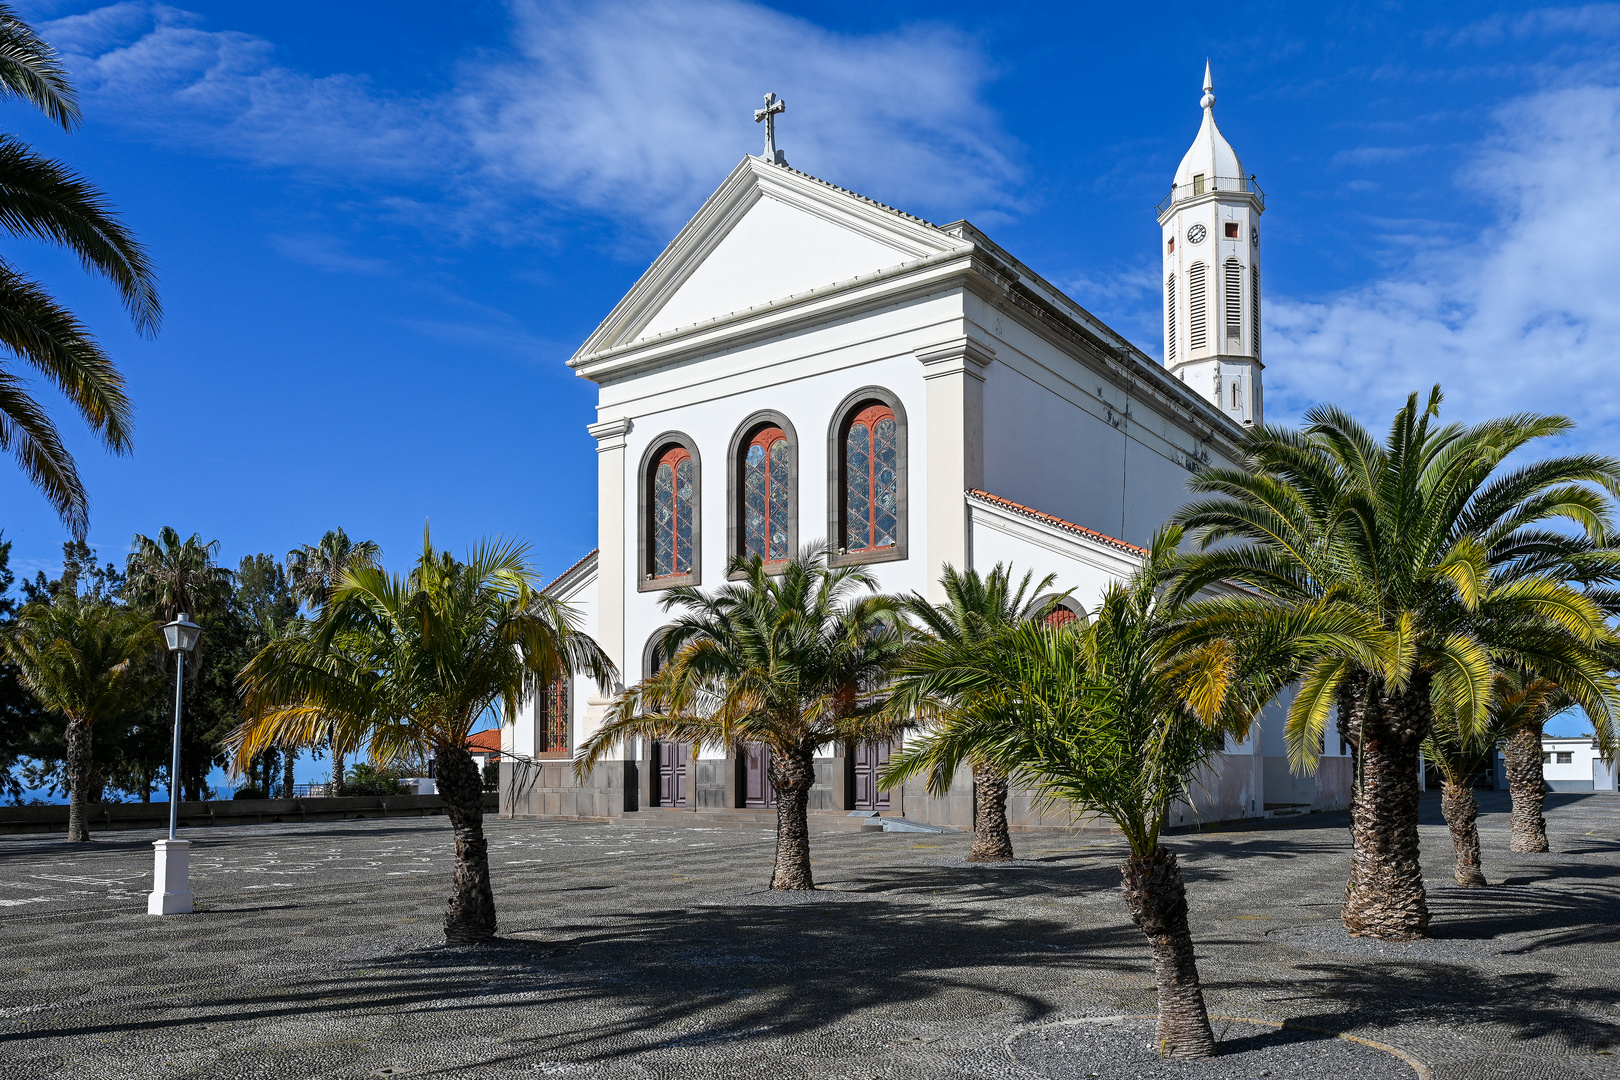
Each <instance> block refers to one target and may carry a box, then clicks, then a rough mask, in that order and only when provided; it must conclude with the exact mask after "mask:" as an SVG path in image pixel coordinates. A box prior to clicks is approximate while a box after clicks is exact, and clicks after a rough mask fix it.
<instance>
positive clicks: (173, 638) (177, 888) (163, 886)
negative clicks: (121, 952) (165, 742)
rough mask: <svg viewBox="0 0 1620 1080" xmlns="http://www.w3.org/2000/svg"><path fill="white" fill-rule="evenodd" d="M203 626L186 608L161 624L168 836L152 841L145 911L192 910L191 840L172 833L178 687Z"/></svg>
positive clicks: (177, 774)
mask: <svg viewBox="0 0 1620 1080" xmlns="http://www.w3.org/2000/svg"><path fill="white" fill-rule="evenodd" d="M201 636H202V627H200V626H198V625H197V624H196V623H194V622H192V621H191V616H189V615H187V614H186V613H185V612H181V613H180V617H179V618H178V619H175V620H174V622H171V623H165V624H164V625H163V638H164V640H165V641H167V642H168V645H169V651H170V652H172V653H173V654H174V756H173V757H172V758H171V759H170V762H169V838H168V839H167V840H158V841H155V842H154V843H153V845H152V846H153V847H154V848H156V849H157V853H156V857H155V862H156V865H155V867H154V872H153V882H152V894H151V895H150V896H148V897H147V898H146V913H147V914H148V915H187V914H190V912H191V841H190V840H181V839H180V838H178V837H177V836H175V834H174V830H175V826H176V825H178V824H179V820H180V800H179V798H178V796H179V791H178V790H177V786H176V785H178V783H179V780H180V691H181V690H183V689H184V688H185V683H186V657H188V656H190V655H191V653H192V650H194V649H195V648H196V647H197V639H198V638H199V637H201Z"/></svg>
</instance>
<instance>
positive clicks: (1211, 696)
mask: <svg viewBox="0 0 1620 1080" xmlns="http://www.w3.org/2000/svg"><path fill="white" fill-rule="evenodd" d="M1179 539H1180V534H1179V532H1178V531H1177V530H1175V529H1169V530H1166V531H1164V532H1163V533H1161V534H1160V535H1159V536H1157V537H1155V538H1154V541H1153V544H1152V547H1151V550H1150V552H1149V554H1148V556H1147V561H1146V564H1145V565H1144V567H1143V569H1142V571H1141V572H1140V573H1138V574H1137V575H1136V576H1135V577H1133V578H1132V579H1131V580H1129V581H1127V582H1122V583H1115V584H1113V585H1111V586H1109V588H1108V590H1107V591H1106V592H1105V593H1104V595H1103V598H1102V602H1101V604H1100V605H1099V607H1098V609H1097V612H1096V614H1095V616H1094V617H1093V619H1092V621H1091V622H1090V623H1089V624H1082V623H1080V622H1078V621H1075V622H1070V623H1068V624H1066V625H1064V626H1058V627H1053V626H1046V625H1044V624H1043V623H1040V622H1034V621H1024V622H1020V623H1017V624H1015V625H1013V626H1011V627H1008V628H1005V629H1003V630H1002V631H1000V632H999V633H998V635H997V636H996V638H995V640H994V641H991V642H986V643H984V644H983V645H982V646H981V647H980V648H977V649H971V650H960V649H955V648H954V647H953V646H952V645H950V644H949V643H925V644H924V645H922V646H921V647H919V649H918V650H916V651H915V652H913V653H912V655H911V656H910V658H909V659H908V660H907V661H906V662H905V663H904V664H902V665H901V667H900V668H899V670H898V673H897V682H898V683H900V684H901V688H902V692H907V691H909V692H910V693H912V694H913V696H914V697H916V698H917V699H918V700H923V701H927V700H931V699H936V698H938V697H939V696H941V695H948V697H949V700H951V701H952V702H953V705H952V707H951V708H949V709H947V710H941V711H940V712H938V713H937V714H936V715H935V716H933V717H930V718H929V719H930V720H931V721H932V722H931V723H930V725H929V726H928V727H926V728H925V729H924V730H923V734H922V735H921V737H920V738H918V739H916V740H914V741H912V742H911V743H909V744H908V745H907V746H906V747H905V748H904V749H903V750H901V751H900V752H899V753H898V754H896V755H895V756H894V757H893V758H892V759H891V760H890V762H889V767H888V768H887V770H885V772H884V775H883V782H884V783H886V784H893V783H898V782H900V781H902V780H905V779H908V778H910V777H913V776H918V775H926V776H927V777H928V779H929V784H930V786H931V787H932V788H933V789H934V790H936V791H941V792H942V791H944V790H945V789H946V788H947V787H948V786H949V784H950V781H951V777H952V775H953V774H954V773H955V771H956V769H957V768H958V767H960V765H961V764H962V763H963V762H965V761H985V762H989V763H992V764H994V765H996V766H997V767H998V768H1000V769H1002V770H1003V771H1005V773H1006V774H1007V775H1008V776H1011V777H1013V778H1014V779H1016V780H1018V781H1020V782H1022V783H1027V784H1029V785H1030V786H1031V787H1033V788H1034V789H1036V790H1037V791H1039V792H1040V793H1041V794H1042V796H1043V797H1044V798H1045V799H1046V800H1048V801H1050V802H1052V803H1061V804H1067V805H1068V806H1070V807H1071V808H1073V809H1074V810H1078V811H1085V812H1093V813H1099V814H1103V815H1106V816H1107V817H1109V818H1110V819H1112V820H1113V822H1114V823H1115V824H1116V825H1117V826H1118V827H1119V829H1120V832H1122V833H1123V834H1124V836H1125V840H1126V842H1127V843H1128V844H1129V845H1130V854H1129V855H1128V857H1127V858H1126V860H1125V864H1124V866H1123V868H1122V869H1123V874H1124V882H1125V901H1126V904H1127V906H1128V907H1129V908H1130V912H1131V917H1132V919H1133V920H1134V921H1135V922H1136V925H1137V926H1138V927H1139V928H1140V929H1141V930H1142V932H1143V933H1144V934H1145V935H1146V936H1147V938H1148V941H1149V942H1150V943H1151V945H1152V949H1153V963H1154V969H1155V972H1156V974H1157V978H1158V984H1159V1020H1158V1038H1159V1043H1160V1047H1161V1050H1162V1052H1163V1053H1164V1054H1165V1055H1167V1056H1170V1057H1178V1058H1189V1057H1206V1056H1209V1055H1211V1054H1214V1053H1215V1037H1214V1034H1213V1032H1211V1030H1210V1026H1209V1017H1208V1013H1207V1012H1206V1010H1205V1006H1204V997H1203V991H1202V989H1201V988H1200V986H1199V981H1198V966H1197V962H1196V960H1195V958H1194V955H1193V941H1192V933H1191V930H1190V928H1189V926H1188V923H1187V898H1186V888H1185V886H1184V884H1183V882H1182V877H1181V869H1180V865H1179V863H1178V862H1177V859H1176V854H1175V852H1173V851H1171V850H1170V849H1168V848H1167V847H1165V846H1164V844H1163V843H1162V842H1161V836H1160V833H1161V830H1162V828H1163V827H1164V822H1165V816H1166V813H1167V811H1168V810H1169V809H1170V807H1171V805H1172V804H1173V803H1174V802H1176V801H1177V800H1188V799H1190V797H1191V793H1192V784H1193V778H1194V775H1195V774H1196V773H1197V772H1198V770H1199V769H1200V768H1201V767H1202V766H1204V765H1205V764H1206V763H1208V762H1209V761H1210V760H1211V758H1212V757H1213V756H1214V755H1215V754H1216V753H1217V752H1219V751H1220V750H1221V749H1222V747H1223V746H1224V744H1225V736H1226V734H1227V733H1228V732H1230V733H1233V734H1236V735H1241V734H1243V733H1244V732H1246V730H1247V729H1248V727H1249V724H1250V721H1251V719H1252V717H1253V716H1254V714H1255V712H1257V711H1258V709H1259V708H1260V707H1261V706H1262V705H1263V704H1264V703H1265V701H1266V700H1267V699H1268V698H1269V697H1270V696H1271V694H1272V693H1274V692H1275V689H1276V684H1275V682H1274V681H1273V676H1271V675H1270V674H1268V672H1267V669H1266V667H1265V666H1264V665H1260V664H1252V663H1250V662H1249V661H1247V660H1245V659H1243V658H1240V657H1239V656H1238V654H1237V653H1236V652H1235V651H1234V650H1233V649H1232V648H1231V647H1230V646H1229V644H1228V643H1227V642H1225V641H1223V640H1219V639H1216V640H1211V641H1208V642H1206V643H1203V644H1194V645H1191V646H1189V645H1187V644H1186V639H1185V638H1184V637H1182V636H1181V631H1180V620H1181V619H1182V618H1183V613H1181V612H1178V611H1176V610H1175V609H1174V608H1173V607H1172V606H1171V605H1170V604H1168V603H1165V602H1163V601H1162V600H1161V598H1160V596H1159V591H1160V590H1159V585H1158V583H1159V581H1160V580H1161V579H1162V578H1163V576H1164V575H1165V573H1166V572H1167V570H1168V568H1169V567H1170V565H1172V563H1173V561H1174V559H1175V557H1176V545H1177V543H1178V541H1179Z"/></svg>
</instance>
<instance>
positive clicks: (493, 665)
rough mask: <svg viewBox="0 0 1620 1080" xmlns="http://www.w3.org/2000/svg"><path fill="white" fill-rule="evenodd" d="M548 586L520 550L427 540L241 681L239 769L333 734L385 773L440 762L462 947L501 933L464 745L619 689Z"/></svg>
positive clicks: (346, 584) (480, 793)
mask: <svg viewBox="0 0 1620 1080" xmlns="http://www.w3.org/2000/svg"><path fill="white" fill-rule="evenodd" d="M538 584H539V582H538V579H537V578H536V576H535V573H534V570H533V568H532V566H531V565H530V562H529V555H528V549H527V548H526V547H524V546H523V545H520V544H515V543H510V542H505V541H492V542H486V543H484V544H481V545H480V546H479V547H478V548H476V549H475V550H474V551H472V552H471V553H470V554H469V556H468V558H467V560H466V561H465V562H462V561H460V560H458V559H455V558H453V557H452V556H451V555H449V554H448V553H446V552H441V551H436V550H434V547H433V543H432V539H431V537H427V536H425V537H424V539H423V543H422V554H421V557H420V558H419V559H418V560H417V562H416V566H415V567H414V568H413V569H412V570H411V572H410V574H409V575H408V576H406V577H403V578H402V577H399V576H396V575H390V574H386V573H384V572H383V571H382V570H380V569H378V568H376V567H374V566H362V567H358V568H354V569H350V570H348V571H347V572H345V573H344V575H343V577H342V578H340V579H339V581H338V583H337V587H336V588H335V589H334V590H333V592H332V593H331V596H330V598H329V602H328V603H327V605H326V608H325V610H324V611H322V613H321V615H320V617H319V618H317V619H316V620H315V621H314V622H313V623H311V624H310V625H309V627H308V629H307V631H306V632H305V633H302V634H299V635H297V636H291V637H287V638H282V639H278V640H276V641H272V642H270V643H269V644H268V645H266V646H265V647H264V649H263V650H261V651H260V652H259V654H258V655H257V656H255V657H254V658H253V660H252V661H250V662H249V663H248V666H247V667H246V668H245V669H244V671H243V672H242V676H241V680H240V681H241V684H242V688H243V691H244V695H245V698H246V705H245V710H244V712H245V716H246V719H245V720H244V722H243V724H242V726H241V727H240V728H238V729H237V730H236V732H235V733H233V735H232V737H231V739H230V746H231V749H232V752H233V757H234V761H235V767H236V768H237V769H243V768H244V767H245V766H246V765H248V764H249V763H251V762H252V760H253V758H254V756H255V755H257V754H258V753H260V752H262V751H263V750H265V749H267V748H269V747H271V746H315V745H318V744H320V743H321V742H323V741H325V740H326V739H327V738H328V737H329V736H330V735H331V733H332V732H333V731H334V730H335V731H336V732H337V738H338V739H339V741H340V742H343V743H345V744H347V745H359V744H362V743H365V744H369V745H370V747H371V757H372V760H373V762H374V763H375V764H377V765H379V766H381V765H386V764H388V763H389V762H392V761H396V760H400V759H412V758H416V757H426V756H429V755H432V756H433V757H434V758H436V759H437V763H438V764H437V772H436V775H437V778H438V782H439V793H440V795H441V796H442V797H443V798H444V803H445V808H446V810H447V811H448V812H449V816H450V823H451V825H452V827H453V828H454V831H455V838H456V869H455V887H454V892H453V893H452V895H451V897H450V902H449V904H448V906H447V907H446V909H445V916H444V936H445V940H446V941H447V942H449V943H450V944H452V945H467V944H475V943H477V942H480V941H487V940H489V939H490V938H492V937H494V936H495V929H496V922H495V896H494V892H493V891H492V889H491V887H490V880H489V851H488V846H487V844H486V841H485V839H484V825H483V821H484V810H483V807H484V787H483V778H482V777H481V776H480V775H479V773H478V768H477V766H476V765H475V764H474V763H473V759H472V755H470V754H468V753H467V736H468V735H469V734H470V733H471V731H472V729H473V727H474V725H475V724H477V723H478V722H479V721H480V720H481V719H482V718H483V717H484V716H485V715H486V714H487V713H488V712H489V711H490V710H491V709H494V708H497V707H498V708H500V709H501V711H502V712H503V714H504V716H505V719H506V721H507V722H508V723H510V722H511V721H512V720H513V719H514V718H515V716H516V713H517V709H518V706H519V704H520V703H521V702H522V701H523V700H524V699H525V698H527V697H532V696H533V695H535V694H537V693H540V692H543V690H544V688H545V687H546V686H549V685H550V684H551V683H553V682H555V681H556V680H557V679H559V678H562V677H565V676H567V675H571V674H574V673H576V672H582V673H588V674H590V675H591V677H592V678H594V679H595V680H596V681H597V683H598V684H599V685H602V686H604V687H605V686H606V685H608V683H609V681H610V680H611V679H612V678H613V676H614V670H613V664H612V662H611V661H610V660H609V659H608V657H607V655H606V654H605V653H603V652H602V650H601V648H600V647H598V646H597V644H596V642H594V641H592V640H591V638H590V637H588V636H587V635H586V634H584V633H583V632H582V631H580V630H579V629H578V625H579V616H578V614H577V613H576V612H574V610H573V609H572V608H570V607H569V606H568V605H567V604H565V603H563V602H561V601H559V600H556V599H554V598H552V597H550V596H547V595H546V594H545V593H543V592H540V591H539V589H538V587H537V586H538Z"/></svg>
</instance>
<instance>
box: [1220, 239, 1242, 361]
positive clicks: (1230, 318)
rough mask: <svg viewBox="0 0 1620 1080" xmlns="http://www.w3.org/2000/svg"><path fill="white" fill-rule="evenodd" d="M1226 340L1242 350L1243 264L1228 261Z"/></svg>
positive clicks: (1231, 260)
mask: <svg viewBox="0 0 1620 1080" xmlns="http://www.w3.org/2000/svg"><path fill="white" fill-rule="evenodd" d="M1224 307H1225V309H1226V339H1227V341H1229V342H1231V343H1232V344H1233V345H1234V346H1236V347H1239V348H1241V342H1242V341H1243V264H1242V263H1240V262H1238V261H1237V260H1236V259H1227V260H1226V302H1225V304H1224ZM1229 351H1230V350H1229Z"/></svg>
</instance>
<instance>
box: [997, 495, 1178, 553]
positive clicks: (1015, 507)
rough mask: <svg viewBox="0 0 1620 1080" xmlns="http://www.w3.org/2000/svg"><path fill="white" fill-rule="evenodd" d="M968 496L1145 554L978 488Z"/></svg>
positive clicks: (1094, 530) (1100, 541)
mask: <svg viewBox="0 0 1620 1080" xmlns="http://www.w3.org/2000/svg"><path fill="white" fill-rule="evenodd" d="M968 495H970V496H972V497H973V498H976V499H979V500H980V501H982V502H987V503H989V504H990V505H991V506H999V507H1001V508H1002V509H1003V510H1011V511H1012V512H1013V513H1015V514H1019V515H1021V516H1023V517H1027V518H1034V519H1035V520H1036V521H1044V522H1046V524H1048V525H1055V526H1057V527H1058V528H1060V529H1062V530H1063V531H1064V532H1071V533H1074V534H1075V535H1077V536H1084V537H1086V538H1087V539H1090V540H1096V541H1098V542H1099V543H1103V544H1107V545H1108V546H1109V547H1112V548H1118V549H1119V550H1120V551H1128V552H1130V553H1131V554H1133V555H1146V554H1147V548H1140V547H1137V546H1136V545H1135V544H1127V543H1126V542H1125V541H1123V540H1116V539H1115V538H1114V537H1112V536H1108V535H1107V534H1105V533H1100V532H1098V531H1097V530H1096V529H1088V528H1086V527H1085V526H1084V525H1076V524H1075V523H1074V522H1072V521H1064V520H1063V519H1062V518H1060V517H1054V516H1053V515H1051V514H1045V513H1042V512H1041V511H1039V510H1036V509H1034V508H1033V507H1028V506H1025V505H1024V504H1023V503H1015V502H1013V501H1012V500H1011V499H1003V498H1002V497H1001V496H1000V495H992V494H990V493H989V492H988V491H980V490H979V489H978V488H969V489H968Z"/></svg>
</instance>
